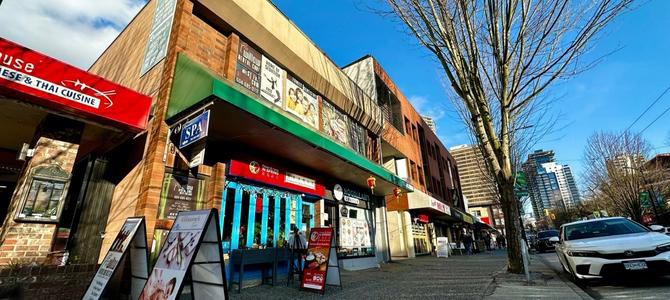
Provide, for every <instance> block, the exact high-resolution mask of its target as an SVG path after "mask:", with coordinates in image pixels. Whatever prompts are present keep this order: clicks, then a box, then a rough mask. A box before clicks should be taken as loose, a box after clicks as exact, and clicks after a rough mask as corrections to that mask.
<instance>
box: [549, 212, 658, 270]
mask: <svg viewBox="0 0 670 300" xmlns="http://www.w3.org/2000/svg"><path fill="white" fill-rule="evenodd" d="M652 227H653V226H652ZM654 229H655V228H654ZM556 254H557V255H558V259H559V261H560V262H561V266H562V267H563V270H565V271H566V272H568V273H569V274H570V275H571V278H572V280H573V281H575V282H580V281H583V280H585V279H598V278H603V277H609V276H616V275H629V276H636V275H634V274H638V273H651V274H656V275H666V274H670V236H667V235H665V234H662V233H658V232H653V231H651V230H649V229H647V228H646V227H644V226H642V225H640V224H638V223H636V222H633V221H631V220H628V219H626V218H621V217H615V218H603V219H595V220H587V221H579V222H573V223H568V224H565V225H563V226H561V232H560V236H559V243H558V244H557V245H556Z"/></svg>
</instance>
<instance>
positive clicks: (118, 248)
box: [82, 218, 149, 300]
mask: <svg viewBox="0 0 670 300" xmlns="http://www.w3.org/2000/svg"><path fill="white" fill-rule="evenodd" d="M148 256H149V253H148V251H147V237H146V226H145V224H144V218H128V219H126V222H125V223H123V226H121V230H120V231H119V233H118V234H117V235H116V238H115V239H114V241H113V242H112V245H111V247H110V248H109V251H108V252H107V255H105V259H103V261H102V264H100V267H99V268H98V271H97V272H96V273H95V277H93V280H92V281H91V283H90V284H89V286H88V289H87V290H86V293H85V294H84V297H82V299H84V300H96V299H101V298H108V299H111V298H112V296H113V295H110V293H117V294H118V293H121V292H123V291H120V290H119V289H121V287H120V286H115V287H111V286H109V285H110V279H111V278H112V277H113V276H114V275H115V274H116V271H117V270H118V269H123V267H121V268H119V266H123V265H125V263H124V262H125V260H126V259H130V263H129V265H130V266H131V267H130V283H131V284H130V291H127V294H128V295H129V296H130V297H129V299H137V298H138V297H139V294H140V291H141V290H142V287H143V286H144V284H145V283H146V281H147V276H148V272H149V270H148V268H149V266H148V259H147V258H148Z"/></svg>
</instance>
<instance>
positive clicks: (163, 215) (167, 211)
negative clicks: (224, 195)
mask: <svg viewBox="0 0 670 300" xmlns="http://www.w3.org/2000/svg"><path fill="white" fill-rule="evenodd" d="M204 185H205V180H203V179H198V178H193V177H188V176H179V175H175V174H171V173H166V174H165V179H164V180H163V189H162V191H161V201H160V205H159V208H158V219H171V220H174V219H175V218H176V217H177V213H178V212H180V211H189V210H197V209H201V208H202V204H203V201H202V199H201V198H202V197H203V196H202V193H203V192H204V190H205V188H204Z"/></svg>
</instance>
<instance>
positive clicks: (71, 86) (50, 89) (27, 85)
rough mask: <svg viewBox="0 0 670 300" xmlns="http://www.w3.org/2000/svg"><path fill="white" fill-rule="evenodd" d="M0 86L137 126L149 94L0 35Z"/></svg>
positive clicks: (142, 123) (142, 124) (59, 107)
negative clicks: (131, 88)
mask: <svg viewBox="0 0 670 300" xmlns="http://www.w3.org/2000/svg"><path fill="white" fill-rule="evenodd" d="M0 92H1V93H2V94H7V95H10V96H11V97H12V98H14V97H16V98H19V99H20V100H22V101H27V102H31V103H34V104H37V105H41V106H44V107H48V108H51V109H53V110H56V111H59V112H65V113H69V114H71V115H74V116H76V117H79V118H84V119H87V120H92V121H95V122H99V123H104V124H107V125H111V126H116V127H121V128H124V129H127V130H130V131H134V132H139V131H142V130H144V129H145V128H146V126H147V120H148V118H149V107H150V106H151V98H150V97H148V96H145V95H142V94H140V93H137V92H135V91H133V90H130V89H128V88H125V87H123V86H120V85H118V84H116V83H113V82H110V81H108V80H105V79H103V78H101V77H99V76H97V75H94V74H91V73H88V72H85V71H82V70H80V69H78V68H75V67H73V66H70V65H68V64H66V63H63V62H61V61H58V60H56V59H53V58H51V57H48V56H46V55H42V54H41V53H38V52H35V51H32V50H30V49H28V48H25V47H22V46H20V45H18V44H15V43H13V42H10V41H8V40H5V39H2V38H0Z"/></svg>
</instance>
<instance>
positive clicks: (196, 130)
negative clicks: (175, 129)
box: [179, 110, 209, 149]
mask: <svg viewBox="0 0 670 300" xmlns="http://www.w3.org/2000/svg"><path fill="white" fill-rule="evenodd" d="M208 129H209V110H208V111H205V112H204V113H202V114H201V115H199V116H197V117H196V118H194V119H192V120H190V121H188V122H186V123H185V124H184V125H183V126H182V127H181V137H180V138H179V149H181V148H184V147H186V146H188V145H190V144H193V143H195V142H196V141H198V140H200V139H202V138H204V137H206V136H207V130H208Z"/></svg>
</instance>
